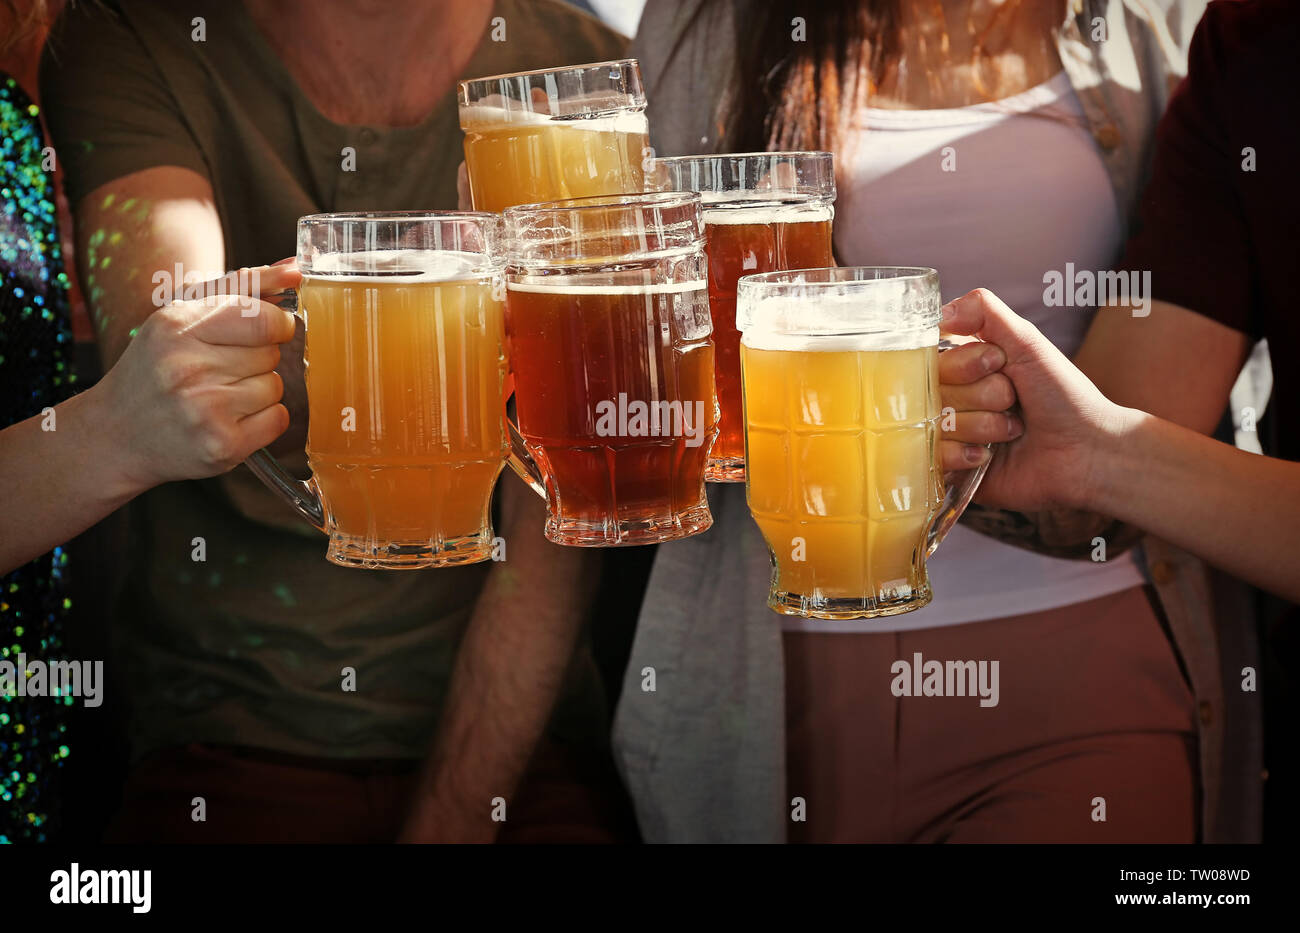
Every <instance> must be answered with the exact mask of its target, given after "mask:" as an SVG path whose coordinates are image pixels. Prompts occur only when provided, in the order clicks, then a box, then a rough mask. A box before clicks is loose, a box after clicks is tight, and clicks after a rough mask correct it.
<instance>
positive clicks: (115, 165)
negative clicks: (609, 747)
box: [41, 0, 626, 758]
mask: <svg viewBox="0 0 1300 933" xmlns="http://www.w3.org/2000/svg"><path fill="white" fill-rule="evenodd" d="M492 15H493V17H503V18H504V25H505V40H504V41H494V40H493V39H492V38H490V37H489V36H488V35H485V36H484V37H483V40H482V41H481V42H480V43H479V45H478V47H477V49H476V50H475V52H474V54H473V56H472V58H471V59H470V62H469V64H468V65H467V66H466V69H465V74H464V75H463V77H477V76H481V75H490V74H500V73H503V72H511V71H526V70H532V69H537V68H547V67H560V66H564V65H568V64H580V63H584V62H594V61H605V60H609V59H613V58H618V57H620V56H621V55H622V54H623V53H624V50H625V47H626V40H625V39H624V38H623V37H621V36H619V35H618V34H617V33H614V32H612V31H611V30H609V29H607V28H606V27H604V26H602V25H601V24H600V23H599V22H597V21H596V20H594V19H592V18H590V17H588V16H586V15H585V14H583V13H580V12H578V11H576V10H575V9H573V8H572V7H569V6H568V5H566V4H564V3H562V2H560V0H497V3H496V4H495V9H494V11H493V14H492ZM195 17H202V18H203V20H204V23H203V29H204V36H203V40H202V41H196V39H195V38H194V30H195V24H194V22H193V21H194V18H195ZM41 91H42V95H43V100H44V102H45V107H46V110H47V119H48V121H49V126H50V129H51V133H52V135H53V138H54V142H55V146H56V149H57V151H58V154H59V158H60V160H61V162H62V165H63V170H64V179H65V184H66V187H67V190H68V194H69V196H70V198H71V199H72V203H73V204H74V205H75V204H77V203H78V202H79V200H80V199H81V198H82V197H83V196H84V195H86V194H87V193H89V192H91V191H93V190H94V189H95V188H97V187H99V186H101V185H103V184H106V183H107V182H110V181H112V180H113V179H115V178H119V177H121V176H123V175H126V174H129V173H131V172H136V171H140V170H142V169H146V168H150V167H154V166H163V165H169V166H180V167H183V168H188V169H192V170H194V171H196V172H198V173H200V174H201V175H203V176H204V177H206V178H207V179H208V180H209V182H210V183H211V185H212V189H213V192H214V195H215V200H216V208H217V211H218V213H219V214H220V217H221V225H222V232H223V234H224V238H225V248H226V262H227V266H228V267H229V268H236V267H240V266H253V265H259V264H264V263H269V262H274V261H276V260H278V259H281V258H283V257H285V256H289V255H292V254H293V252H294V245H295V222H296V221H297V219H298V218H299V217H300V216H302V215H304V214H314V213H319V212H322V211H345V210H396V209H454V208H455V207H456V168H457V166H458V164H459V163H460V161H461V159H462V150H461V143H462V135H461V132H460V127H459V122H458V118H457V111H456V97H455V89H454V88H453V89H452V90H451V91H450V92H449V93H448V94H447V95H446V97H445V99H444V100H443V101H442V102H441V103H439V105H438V106H437V107H436V108H435V109H434V111H433V112H432V113H431V114H430V115H429V116H428V118H427V119H425V120H424V121H423V122H422V123H420V124H418V125H415V126H410V127H401V128H384V127H368V126H344V125H340V124H337V123H333V122H331V121H330V120H328V119H327V118H326V117H324V116H323V115H322V114H321V113H320V112H319V111H318V110H317V109H316V107H315V106H314V105H313V104H312V103H311V102H310V100H309V99H308V98H307V97H306V95H305V94H304V93H303V92H302V90H301V89H300V88H299V87H298V86H297V85H296V84H295V82H294V81H293V79H292V77H291V76H290V74H289V73H288V71H287V70H286V68H285V66H284V65H283V64H282V63H281V62H280V61H279V60H278V59H277V58H276V57H275V55H274V53H273V52H272V51H271V48H270V46H269V44H268V43H267V41H266V39H265V38H264V37H263V36H262V34H261V32H260V31H259V30H258V28H257V26H256V25H255V24H254V23H253V21H252V20H251V19H250V18H249V16H248V15H247V13H246V11H245V10H244V8H243V5H242V4H241V3H238V2H231V0H190V2H187V3H184V4H179V5H178V4H175V3H171V2H163V0H139V2H132V0H122V2H119V3H89V4H87V3H82V4H76V5H75V6H74V7H72V8H70V9H69V10H68V11H67V12H66V13H65V15H64V16H63V17H62V19H61V20H60V23H59V24H58V26H57V27H56V29H55V32H54V34H53V35H52V37H51V40H50V44H49V45H48V46H47V52H46V56H45V60H44V62H43V66H42V74H41ZM349 146H350V147H352V148H353V149H354V150H355V169H356V170H355V171H344V170H343V158H344V156H343V150H344V148H345V147H349ZM97 237H102V238H105V239H107V240H109V241H112V237H113V231H111V230H104V231H99V232H92V233H91V242H92V243H94V242H96V238H97ZM132 530H133V536H132V553H131V564H132V566H131V569H130V576H129V579H128V581H127V584H126V587H125V590H124V595H123V598H122V601H121V603H120V604H119V605H118V606H117V607H116V612H115V626H116V629H115V636H116V643H117V644H118V645H119V646H120V652H121V655H122V659H123V660H124V662H125V663H126V671H125V674H126V675H127V676H125V677H122V678H120V681H121V682H123V683H125V684H127V685H128V686H129V688H130V692H131V698H130V699H131V705H132V738H133V751H134V753H135V754H136V755H137V756H140V755H144V754H147V753H149V752H150V751H154V750H157V749H160V748H164V747H168V746H173V745H178V744H183V743H187V742H212V743H230V744H238V745H246V746H255V747H261V748H269V749H275V750H278V751H282V752H288V753H293V754H301V755H318V756H336V757H366V758H370V757H374V758H402V757H420V756H423V755H424V754H425V753H426V751H427V750H428V746H429V742H430V741H431V738H432V735H433V732H434V729H435V726H436V722H437V716H438V714H439V711H440V708H441V706H442V702H443V697H444V695H445V693H446V690H447V686H448V681H449V678H450V673H451V666H452V661H453V658H454V655H455V651H456V646H457V644H458V642H459V639H460V637H461V634H462V632H463V631H464V628H465V625H466V623H467V622H468V620H469V617H470V614H471V612H472V610H473V607H474V604H475V601H476V599H477V597H478V594H479V592H480V590H481V589H482V587H483V583H484V580H485V579H486V576H487V574H488V572H489V568H490V567H491V566H493V565H491V564H486V565H485V564H478V565H472V566H468V567H459V568H446V569H438V570H424V571H418V572H403V573H398V572H385V571H367V570H351V569H345V568H342V567H336V566H334V565H332V564H329V563H327V562H326V560H325V543H326V542H325V538H324V536H322V535H321V534H319V533H318V532H317V531H316V530H315V529H312V528H310V527H309V526H307V525H306V524H305V523H302V522H300V521H299V520H298V519H297V518H296V517H294V515H293V513H292V512H291V511H290V509H289V508H288V507H287V506H286V505H284V504H283V503H282V502H280V501H279V500H278V499H275V498H274V497H273V496H272V495H271V494H270V493H269V492H267V491H266V490H265V489H264V488H263V487H262V486H261V484H260V483H259V482H258V481H257V480H256V479H255V478H254V477H253V476H252V475H251V474H250V473H249V472H248V471H247V469H245V468H243V467H240V468H239V469H237V470H236V471H234V472H233V473H231V474H229V475H228V476H226V477H223V478H221V479H216V480H206V481H201V482H185V483H172V484H169V485H166V486H162V487H160V488H158V489H156V490H154V491H152V492H150V493H148V494H146V495H144V496H142V497H141V498H140V499H139V500H138V501H137V502H136V503H135V504H134V505H133V506H132ZM537 533H538V534H541V529H540V528H538V529H537ZM196 538H202V539H203V548H204V550H205V551H206V554H205V557H206V559H205V560H203V561H196V560H194V559H193V558H194V552H195V548H196V543H195V539H196ZM507 568H508V562H507V564H506V565H503V569H507ZM345 667H351V668H354V669H355V672H356V690H355V692H345V691H344V690H343V689H342V682H343V673H342V671H343V668H345ZM573 670H574V673H573V675H572V676H571V677H570V678H569V683H568V685H567V687H566V692H565V697H564V698H563V699H562V700H561V709H560V710H557V715H556V717H555V718H554V720H553V722H552V727H553V729H556V730H562V731H564V732H566V733H569V734H573V733H574V732H575V731H576V732H579V733H581V734H583V735H587V736H594V735H597V734H599V730H600V729H601V725H602V724H601V721H600V720H601V717H602V716H603V707H602V705H601V701H600V695H599V692H598V687H597V684H596V683H595V680H594V677H593V676H592V675H590V673H589V672H590V671H591V667H590V666H589V665H585V664H582V663H581V661H580V660H579V661H578V662H575V666H574V669H573Z"/></svg>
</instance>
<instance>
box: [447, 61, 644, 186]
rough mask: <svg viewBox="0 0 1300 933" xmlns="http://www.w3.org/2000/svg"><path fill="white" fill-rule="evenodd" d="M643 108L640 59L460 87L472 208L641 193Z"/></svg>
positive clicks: (464, 83) (497, 78)
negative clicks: (638, 61)
mask: <svg viewBox="0 0 1300 933" xmlns="http://www.w3.org/2000/svg"><path fill="white" fill-rule="evenodd" d="M645 106H646V100H645V91H644V90H642V87H641V69H640V67H639V66H638V65H637V63H636V61H635V59H625V60H622V61H614V62H599V63H597V64H592V65H575V66H573V67H571V68H564V69H560V70H554V69H552V70H547V71H526V72H522V73H519V74H508V75H493V76H492V77H488V78H475V79H474V80H472V81H462V82H460V126H461V129H463V130H464V131H465V168H466V170H467V172H468V174H469V187H470V196H471V198H472V199H473V202H474V209H475V210H480V211H503V210H505V209H506V208H507V207H513V206H514V205H516V204H531V203H533V202H536V201H557V200H560V199H562V198H583V197H591V196H595V195H602V194H628V193H632V192H637V191H641V190H642V189H644V188H645V170H644V167H643V163H644V162H646V161H647V160H648V159H649V151H650V150H649V146H650V143H649V139H648V136H649V131H650V127H649V123H648V122H647V121H646V115H645Z"/></svg>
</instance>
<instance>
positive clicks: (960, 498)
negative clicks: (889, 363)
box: [925, 338, 997, 557]
mask: <svg viewBox="0 0 1300 933" xmlns="http://www.w3.org/2000/svg"><path fill="white" fill-rule="evenodd" d="M956 346H958V344H955V343H952V342H951V341H949V340H948V339H947V338H941V339H940V340H939V352H940V353H942V352H944V351H945V350H951V349H953V348H954V347H956ZM984 446H985V447H987V448H988V449H989V452H990V456H989V458H988V459H987V460H985V461H984V462H983V463H982V464H980V465H979V466H977V467H975V468H973V469H970V470H963V471H961V473H962V476H961V479H960V480H959V481H958V482H957V483H955V484H954V483H952V482H950V481H949V477H951V476H956V475H957V474H956V473H945V474H944V475H943V485H944V490H943V501H942V502H941V503H939V510H938V511H937V512H935V514H934V518H932V519H930V527H929V529H928V530H927V531H926V535H925V556H926V557H929V556H930V555H931V554H933V553H934V552H935V550H936V549H938V547H939V545H940V544H941V543H943V539H944V538H946V537H947V536H948V532H950V531H952V527H953V526H954V525H956V524H957V520H958V519H959V518H961V515H962V513H963V512H965V511H966V506H968V505H970V501H971V499H973V498H974V497H975V491H976V490H978V489H979V487H980V481H981V480H983V479H984V474H985V473H987V472H988V471H989V465H990V464H991V463H992V462H993V457H995V456H996V455H997V451H995V450H994V449H993V445H992V444H985V445H984Z"/></svg>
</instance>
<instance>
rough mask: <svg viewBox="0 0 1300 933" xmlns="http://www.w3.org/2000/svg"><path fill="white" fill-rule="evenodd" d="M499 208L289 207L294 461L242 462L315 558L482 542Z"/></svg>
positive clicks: (495, 424)
mask: <svg viewBox="0 0 1300 933" xmlns="http://www.w3.org/2000/svg"><path fill="white" fill-rule="evenodd" d="M499 227H500V219H499V218H498V217H496V216H495V215H493V214H485V213H478V214H475V213H468V212H456V211H445V212H441V213H439V212H434V213H428V212H395V213H388V214H368V213H355V214H347V213H344V214H317V215H313V216H310V217H304V218H302V219H301V220H299V222H298V267H299V268H300V269H301V270H302V273H303V281H302V285H301V287H300V288H299V289H298V294H297V306H298V310H299V313H300V314H301V316H302V318H303V322H304V323H305V325H306V335H307V339H306V350H305V352H304V362H305V365H306V383H307V402H308V407H309V409H310V412H309V414H310V417H309V420H308V429H307V450H306V453H307V462H308V464H309V465H310V467H311V471H312V476H311V479H310V480H308V481H306V482H302V481H299V480H296V479H294V478H293V477H292V476H290V475H288V474H287V473H286V472H285V471H284V470H283V469H282V468H281V467H280V465H279V464H278V463H276V462H275V460H274V459H273V458H272V457H271V456H270V454H269V453H267V452H266V451H259V452H258V453H256V454H254V455H253V456H252V457H250V458H249V460H248V465H249V467H250V468H251V469H252V470H253V472H254V473H256V474H257V476H258V477H259V478H260V479H262V481H263V482H265V483H266V484H267V485H268V486H269V487H270V488H271V489H272V490H274V491H275V492H277V493H279V494H280V495H281V496H283V497H284V498H285V500H286V501H288V502H289V504H290V505H292V506H293V507H294V508H296V509H297V510H298V512H299V514H300V515H302V517H303V518H305V519H307V520H308V521H310V522H312V523H313V524H314V525H316V526H317V527H318V528H320V529H321V530H322V531H325V532H326V533H327V534H328V535H329V546H328V550H327V551H326V557H327V559H328V560H330V561H332V562H334V563H336V564H341V565H343V566H345V567H363V568H372V569H411V568H417V567H440V566H446V565H452V564H463V563H471V562H474V561H481V560H488V559H489V558H492V557H494V556H496V553H495V552H494V538H493V533H492V525H491V518H490V513H489V506H490V503H491V498H492V489H493V486H494V485H495V483H496V479H497V476H498V475H499V474H500V472H501V469H502V467H503V466H504V464H505V461H506V454H507V452H508V450H509V443H508V440H507V437H506V433H505V421H504V418H505V409H504V389H505V377H506V356H505V346H504V343H505V283H504V279H503V277H502V265H501V261H500V253H499V248H498V238H499Z"/></svg>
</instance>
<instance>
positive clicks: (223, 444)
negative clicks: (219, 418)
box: [199, 424, 241, 470]
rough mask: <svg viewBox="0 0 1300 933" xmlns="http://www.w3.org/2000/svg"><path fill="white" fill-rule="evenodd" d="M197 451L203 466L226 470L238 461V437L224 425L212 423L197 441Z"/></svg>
mask: <svg viewBox="0 0 1300 933" xmlns="http://www.w3.org/2000/svg"><path fill="white" fill-rule="evenodd" d="M199 453H200V456H201V457H202V459H203V463H204V465H205V466H207V467H210V468H212V469H218V470H228V469H230V468H231V467H233V466H234V465H235V464H237V463H238V462H239V461H240V459H241V458H240V456H239V447H238V439H237V438H236V437H235V434H234V431H233V430H232V429H230V428H228V427H226V426H225V425H221V424H212V425H209V427H208V430H207V431H205V432H204V434H203V437H202V439H201V440H200V441H199Z"/></svg>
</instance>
